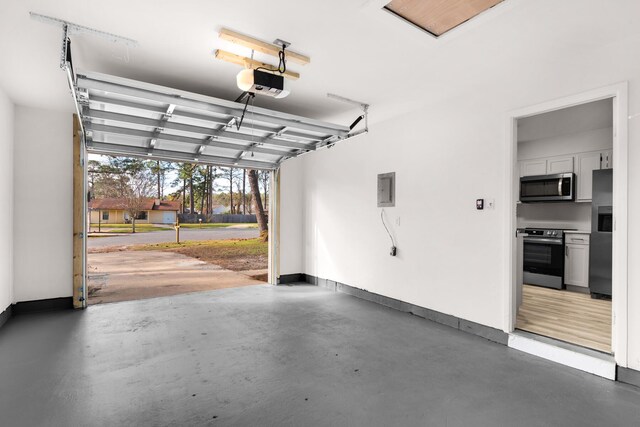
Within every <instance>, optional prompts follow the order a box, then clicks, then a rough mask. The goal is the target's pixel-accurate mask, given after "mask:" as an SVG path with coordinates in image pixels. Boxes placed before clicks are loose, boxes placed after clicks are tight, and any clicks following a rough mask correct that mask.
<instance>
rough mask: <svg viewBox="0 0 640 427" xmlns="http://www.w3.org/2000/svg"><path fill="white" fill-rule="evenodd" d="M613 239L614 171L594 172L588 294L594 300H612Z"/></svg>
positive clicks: (602, 170)
mask: <svg viewBox="0 0 640 427" xmlns="http://www.w3.org/2000/svg"><path fill="white" fill-rule="evenodd" d="M612 235H613V169H601V170H595V171H593V194H592V199H591V243H590V248H589V290H590V291H591V295H592V296H593V297H602V296H606V297H611V271H612V263H611V258H612V251H613V247H612V237H613V236H612Z"/></svg>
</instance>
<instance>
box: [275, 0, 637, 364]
mask: <svg viewBox="0 0 640 427" xmlns="http://www.w3.org/2000/svg"><path fill="white" fill-rule="evenodd" d="M581 4H582V3H581ZM599 4H600V3H598V5H599ZM625 4H626V5H631V3H629V2H627V3H625ZM594 5H595V4H591V6H594ZM577 6H578V3H577V2H576V7H577ZM598 7H599V6H598ZM598 7H594V8H592V10H591V9H590V10H585V11H581V16H580V20H576V21H575V22H578V21H579V22H580V25H584V22H590V20H593V21H594V22H596V21H597V20H598V16H597V15H598V10H599V9H598ZM583 12H584V13H583ZM621 12H623V13H622V14H624V10H622V11H621ZM589 14H592V16H591V15H589ZM521 18H522V19H523V20H524V19H527V18H526V17H525V16H522V17H521ZM549 19H553V18H552V17H551V16H550V17H549ZM572 22H573V21H572ZM511 24H512V25H513V26H517V25H518V22H511ZM576 25H578V24H576ZM562 28H566V33H565V34H564V35H563V36H564V37H566V38H565V40H564V43H574V42H575V43H576V44H577V45H578V44H580V40H574V39H572V38H571V37H572V36H571V31H575V32H576V34H579V31H578V30H577V29H576V28H577V27H576V28H573V27H571V26H568V27H567V24H566V23H565V24H563V26H562ZM580 28H582V27H580ZM495 31H496V32H497V31H501V29H499V28H497V29H496V30H495ZM509 34H512V33H509ZM416 36H417V35H416ZM495 36H496V38H498V37H502V44H501V45H500V49H501V55H498V56H495V57H492V58H491V59H490V62H491V69H492V70H493V72H494V76H495V80H492V81H490V82H488V81H483V82H482V84H475V85H473V84H471V85H470V86H472V87H473V90H469V91H468V92H467V93H466V94H464V95H462V96H460V97H457V98H453V99H448V100H443V101H440V100H439V101H440V102H438V103H433V104H431V105H426V106H425V107H424V108H423V109H421V110H419V111H416V112H415V113H413V114H410V115H405V116H402V117H401V118H398V119H397V120H389V121H386V122H384V123H379V124H376V125H374V126H372V127H371V133H370V134H369V135H368V136H365V137H362V138H358V139H354V140H352V141H347V142H342V143H338V144H337V145H336V146H335V147H334V148H332V149H331V150H323V151H320V152H316V153H312V154H310V155H308V156H305V157H304V158H302V159H301V160H300V161H301V163H302V166H301V167H299V166H298V171H299V174H300V178H294V177H290V179H288V180H283V187H285V186H286V185H291V184H292V183H295V182H297V180H298V179H303V180H304V188H303V199H302V205H301V206H298V205H291V206H286V205H283V206H284V208H283V211H285V210H287V209H290V210H292V211H291V212H293V211H300V212H302V213H303V215H304V222H303V228H304V232H303V255H304V262H303V270H302V271H300V272H302V273H308V274H312V275H315V276H319V277H323V278H327V279H332V280H336V281H339V282H343V283H346V284H349V285H352V286H356V287H359V288H364V289H367V290H369V291H372V292H376V293H379V294H382V295H386V296H389V297H393V298H397V299H400V300H403V301H407V302H410V303H414V304H418V305H421V306H425V307H428V308H431V309H434V310H438V311H441V312H444V313H448V314H453V315H455V316H459V317H462V318H465V319H468V320H471V321H475V322H479V323H482V324H484V325H488V326H491V327H495V328H500V329H503V328H505V327H506V322H505V320H504V318H503V311H504V309H503V306H504V301H503V295H504V292H503V290H504V289H505V287H506V286H507V283H506V282H505V281H506V277H507V275H506V271H508V270H509V266H508V265H507V253H506V250H507V248H504V247H503V245H502V242H503V241H504V237H503V236H504V233H505V232H507V231H506V230H505V224H506V223H507V218H506V217H505V215H506V214H504V212H505V211H504V210H503V203H505V199H504V195H505V194H506V186H507V181H506V176H507V170H508V167H509V165H508V164H507V160H506V158H505V154H504V152H505V150H506V147H507V143H508V140H509V138H508V136H507V134H506V129H507V126H506V115H507V112H509V111H512V110H515V109H518V108H522V107H526V106H530V105H535V104H538V103H541V102H544V101H549V100H553V99H557V98H561V97H565V96H569V95H573V94H577V93H581V92H586V91H589V90H592V89H594V88H598V87H602V86H607V85H610V84H614V83H617V82H621V81H629V90H630V92H629V113H630V116H632V117H633V118H632V119H630V120H629V159H628V160H629V166H630V167H629V260H630V262H629V277H628V280H629V284H630V285H629V295H628V302H629V319H628V323H629V335H628V336H629V337H630V338H629V351H628V363H629V367H631V368H634V369H640V340H638V339H635V338H634V337H638V336H640V286H635V284H637V283H639V282H640V265H639V264H638V263H637V262H634V260H637V259H639V257H640V116H637V115H636V114H638V113H640V57H639V56H638V55H634V54H633V52H634V51H636V50H637V48H638V46H637V42H636V41H635V40H636V39H635V38H633V37H626V38H624V37H619V38H613V37H609V38H606V42H604V41H603V42H602V43H598V44H589V45H580V48H579V49H575V50H574V51H573V53H572V56H567V57H564V58H563V59H562V60H553V61H545V60H543V58H549V57H552V55H551V54H550V53H549V51H551V50H553V48H554V47H553V46H552V45H548V46H547V45H545V46H536V45H535V42H536V40H535V38H529V39H528V41H529V42H531V43H530V44H528V45H527V46H526V51H527V53H528V54H530V55H531V58H530V60H529V61H517V60H513V59H512V57H511V55H512V54H513V55H515V54H514V52H517V51H519V49H523V47H521V46H516V45H512V44H510V43H511V42H512V40H513V39H512V38H507V37H506V36H504V35H502V36H500V35H499V34H495ZM535 55H537V56H535ZM468 78H470V79H473V78H475V76H474V74H473V73H470V74H469V75H468ZM471 83H472V82H471ZM413 95H414V96H420V95H424V97H425V99H428V97H429V93H420V86H417V87H416V93H414V94H413ZM371 114H372V115H374V114H375V106H373V107H372V110H371ZM392 171H395V172H396V177H397V185H398V188H397V204H396V207H395V208H390V209H386V212H387V213H388V215H389V219H390V221H391V224H392V225H391V229H392V232H393V233H394V234H395V236H396V239H397V244H398V256H397V257H396V258H393V257H390V256H389V255H388V250H389V246H390V243H389V240H388V236H387V235H386V233H385V231H384V229H383V227H382V224H381V223H380V209H378V208H377V207H376V174H378V173H384V172H392ZM286 191H287V189H286V188H283V192H286ZM476 198H493V199H495V201H496V206H497V209H496V210H485V211H476V210H475V208H474V201H475V199H476ZM283 215H287V213H286V212H283ZM397 218H400V225H399V226H398V225H396V224H395V221H396V219H397ZM284 227H285V225H283V228H284ZM295 227H297V224H296V225H295ZM509 232H510V231H509ZM281 253H282V257H283V263H287V262H289V261H288V259H290V258H295V257H298V256H299V255H298V253H299V248H298V247H297V246H296V245H295V244H294V245H292V246H291V248H290V250H288V249H287V247H286V245H285V244H284V242H283V245H282V252H281ZM292 265H295V263H292Z"/></svg>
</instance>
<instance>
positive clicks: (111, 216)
mask: <svg viewBox="0 0 640 427" xmlns="http://www.w3.org/2000/svg"><path fill="white" fill-rule="evenodd" d="M87 165H88V167H87V179H88V189H89V199H90V200H89V202H88V204H87V208H88V209H87V213H86V217H87V218H88V224H87V230H88V239H87V254H86V256H87V304H88V305H94V304H101V303H108V302H120V301H128V300H137V299H146V298H153V297H159V296H169V295H177V294H183V293H191V292H199V291H210V290H216V289H223V288H229V287H239V286H252V285H259V284H265V283H267V282H268V281H269V252H270V251H269V247H268V245H269V242H268V236H269V219H268V218H269V212H270V209H269V206H270V203H271V200H270V199H271V185H270V184H271V179H272V173H271V172H268V171H259V170H246V169H242V168H233V167H220V166H214V165H208V164H198V163H183V162H171V161H162V160H156V159H154V160H146V159H137V158H132V157H121V156H120V157H116V156H105V155H95V154H89V157H88V164H87Z"/></svg>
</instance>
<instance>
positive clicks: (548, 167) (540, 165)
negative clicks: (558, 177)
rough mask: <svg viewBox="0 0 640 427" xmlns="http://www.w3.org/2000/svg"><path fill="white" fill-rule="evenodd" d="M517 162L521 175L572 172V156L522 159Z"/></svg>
mask: <svg viewBox="0 0 640 427" xmlns="http://www.w3.org/2000/svg"><path fill="white" fill-rule="evenodd" d="M519 163H520V176H521V177H523V176H534V175H552V174H556V173H566V172H573V156H563V157H549V158H546V159H535V160H522V161H521V162H519Z"/></svg>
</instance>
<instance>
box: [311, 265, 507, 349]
mask: <svg viewBox="0 0 640 427" xmlns="http://www.w3.org/2000/svg"><path fill="white" fill-rule="evenodd" d="M305 278H306V282H307V283H309V284H312V285H316V286H320V287H323V288H327V289H330V290H333V291H336V292H342V293H345V294H348V295H352V296H354V297H357V298H360V299H363V300H367V301H371V302H374V303H376V304H380V305H383V306H385V307H389V308H393V309H395V310H398V311H402V312H405V313H411V314H413V315H415V316H418V317H422V318H424V319H426V320H430V321H432V322H436V323H440V324H443V325H446V326H449V327H452V328H455V329H458V330H460V331H463V332H467V333H470V334H473V335H477V336H479V337H482V338H485V339H487V340H489V341H493V342H496V343H498V344H502V345H507V342H508V339H509V335H508V334H506V333H505V332H503V331H501V330H499V329H495V328H491V327H489V326H485V325H481V324H479V323H475V322H471V321H469V320H465V319H461V318H458V317H456V316H452V315H450V314H444V313H440V312H439V311H435V310H431V309H428V308H425V307H420V306H418V305H415V304H411V303H408V302H404V301H400V300H398V299H395V298H389V297H387V296H384V295H380V294H376V293H374V292H369V291H367V290H365V289H359V288H356V287H353V286H349V285H345V284H344V283H340V282H336V281H334V280H328V279H323V278H319V277H315V276H311V275H308V274H307V275H305Z"/></svg>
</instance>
